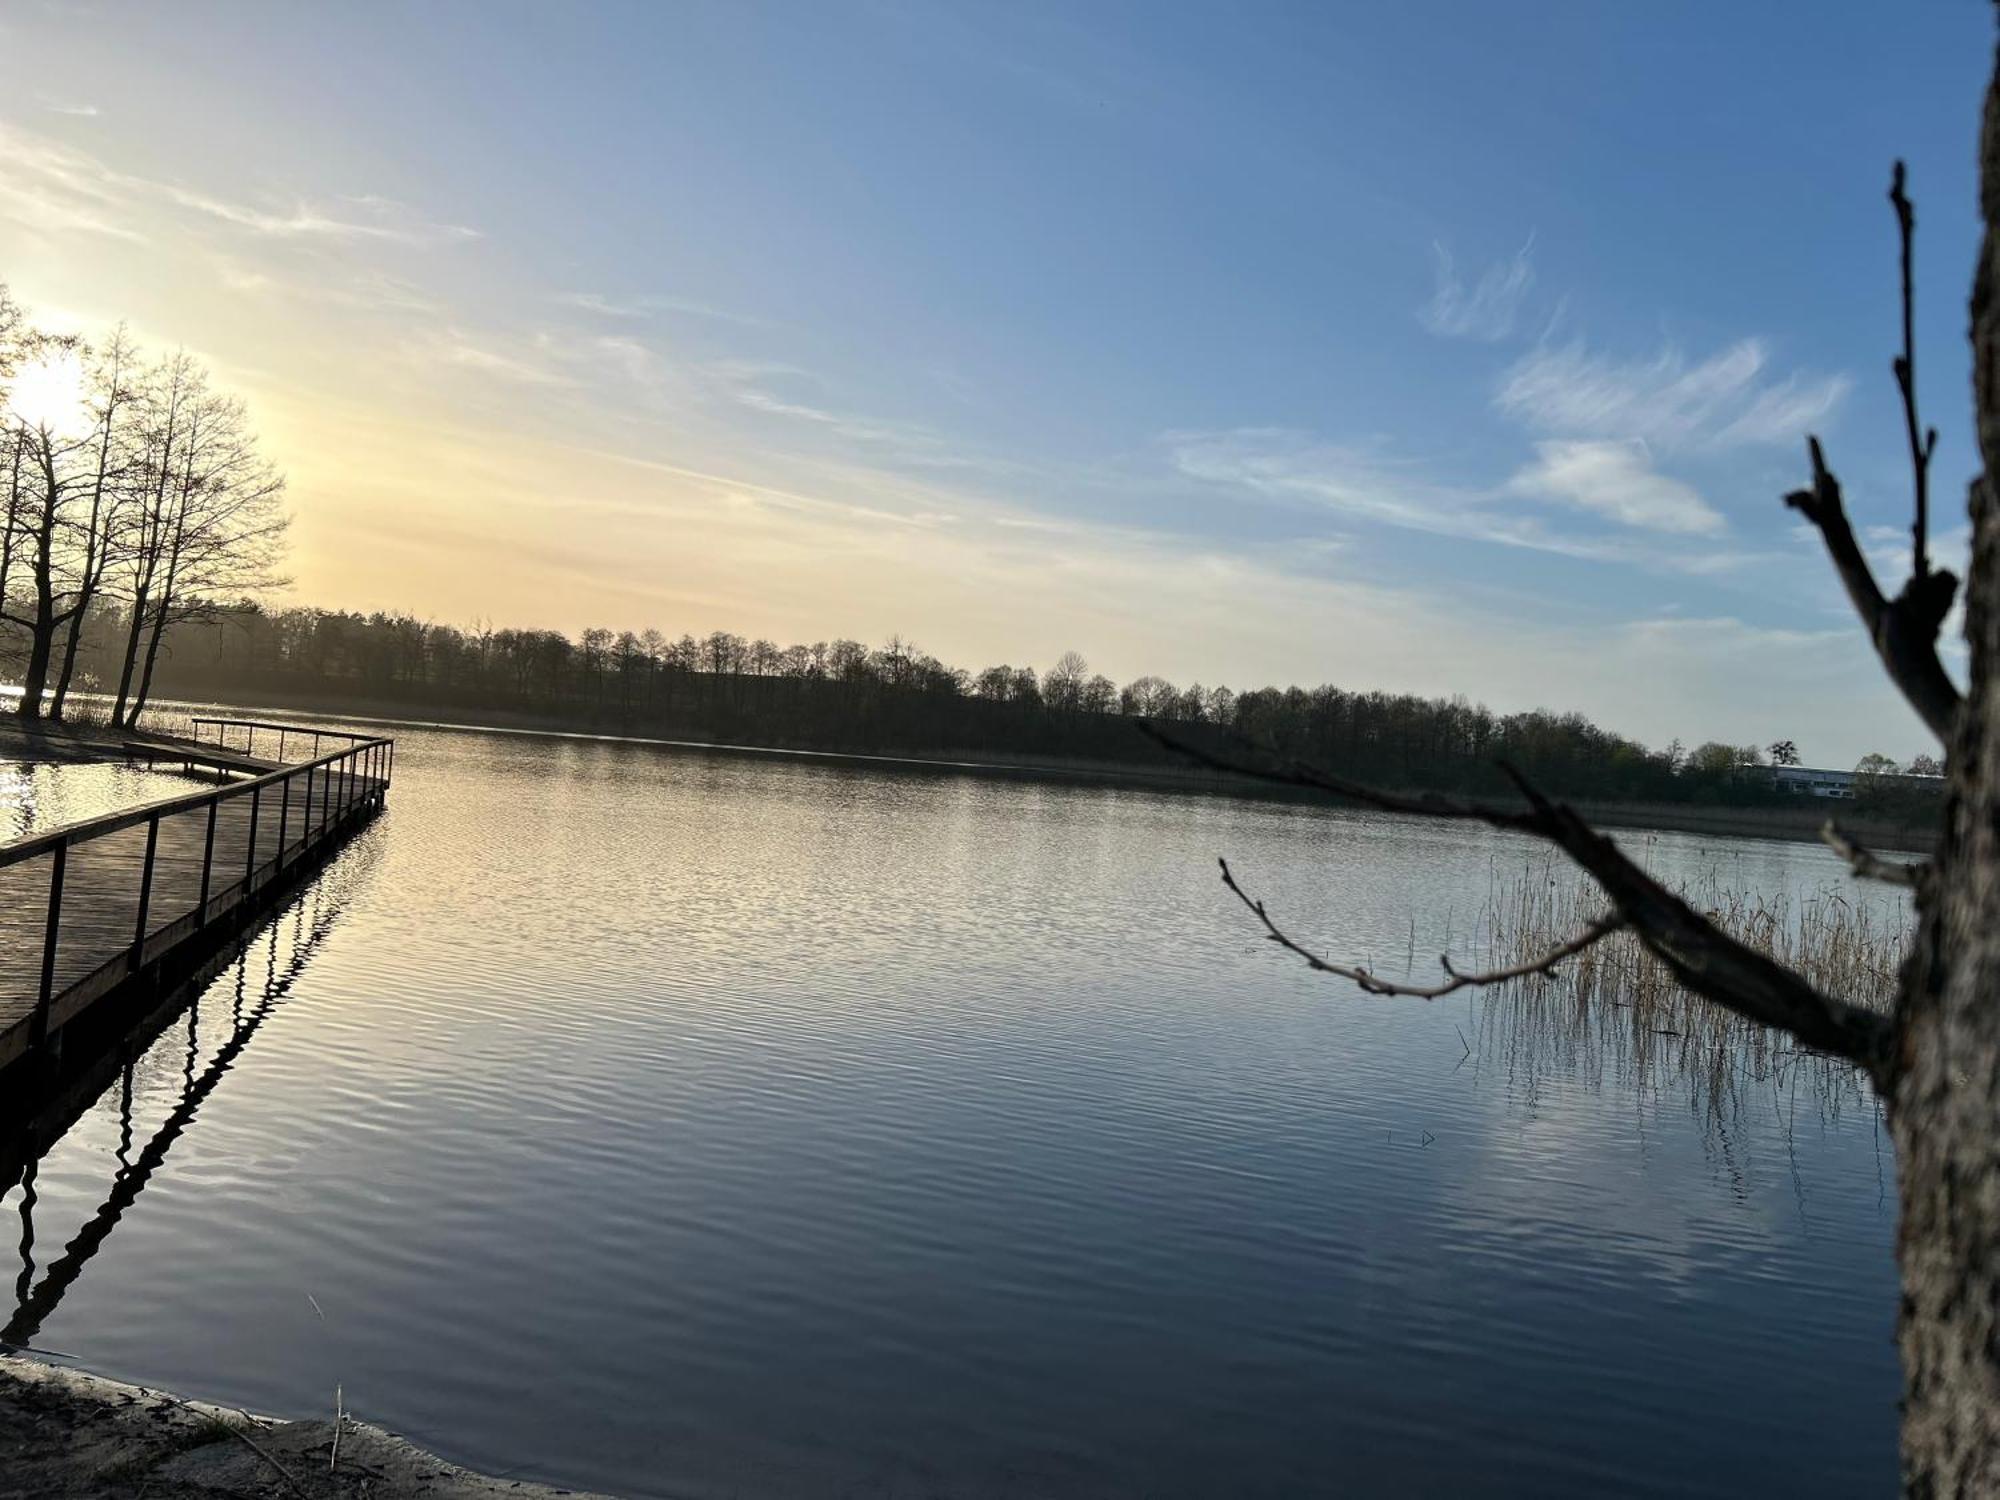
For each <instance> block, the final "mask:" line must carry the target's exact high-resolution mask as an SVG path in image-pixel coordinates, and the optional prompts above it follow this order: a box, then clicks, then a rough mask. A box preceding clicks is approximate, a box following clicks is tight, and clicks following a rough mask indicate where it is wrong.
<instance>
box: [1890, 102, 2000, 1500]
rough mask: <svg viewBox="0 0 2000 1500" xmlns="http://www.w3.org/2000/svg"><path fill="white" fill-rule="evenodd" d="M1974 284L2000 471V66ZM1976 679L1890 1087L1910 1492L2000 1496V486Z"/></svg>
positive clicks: (1980, 580)
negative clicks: (1997, 678) (1999, 682)
mask: <svg viewBox="0 0 2000 1500" xmlns="http://www.w3.org/2000/svg"><path fill="white" fill-rule="evenodd" d="M1980 176H1981V189H1980V197H1981V207H1982V209H1983V211H1984V216H1985V221H1986V238H1985V242H1984V245H1983V246H1982V248H1981V251H1980V259H1979V265H1978V268H1977V271H1976V273H1975V276H1974V279H1973V288H1972V346H1973V389H1974V399H1975V407H1976V412H1977V419H1978V427H1979V434H1978V436H1979V446H1980V456H1981V460H1982V463H1983V465H1984V468H1985V472H1986V475H1987V476H1992V475H1995V474H2000V305H1996V302H1995V293H1996V291H2000V70H1996V73H1995V79H1994V83H1993V86H1992V87H1991V88H1990V89H1989V91H1988V94H1987V99H1986V114H1985V120H1984V123H1983V128H1982V131H1981V135H1980ZM1971 510H1972V527H1973V551H1972V564H1971V569H1970V573H1969V576H1968V577H1967V579H1966V592H1965V603H1966V627H1965V633H1966V641H1967V644H1968V645H1969V646H1970V647H1971V650H1972V662H1971V677H1970V686H1969V689H1968V692H1967V694H1966V699H1965V704H1964V708H1963V710H1962V711H1961V713H1960V717H1959V722H1958V729H1957V734H1956V737H1955V742H1954V743H1953V744H1952V745H1951V747H1950V750H1951V755H1950V771H1949V775H1950V782H1949V792H1948V799H1947V802H1946V810H1945V836H1944V844H1943V847H1942V848H1941V849H1940V850H1939V852H1938V855H1937V860H1936V869H1937V881H1936V885H1935V891H1936V894H1935V895H1934V896H1932V897H1931V898H1930V899H1929V900H1927V901H1926V902H1925V903H1924V911H1923V917H1922V922H1921V925H1920V927H1919V929H1918V935H1917V945H1916V949H1915V951H1914V953H1913V954H1912V956H1911V959H1910V964H1909V968H1908V970H1907V972H1906V974H1905V994H1904V999H1903V1036H1902V1049H1901V1058H1900V1061H1899V1066H1898V1070H1897V1075H1896V1079H1895V1083H1894V1087H1893V1092H1892V1095H1891V1099H1890V1110H1889V1124H1890V1131H1891V1134H1892V1135H1893V1137H1894V1139H1895V1142H1896V1164H1897V1165H1896V1170H1897V1178H1898V1182H1899V1184H1900V1192H1901V1198H1902V1222H1901V1224H1900V1225H1899V1227H1898V1233H1897V1254H1898V1258H1899V1260H1900V1262H1901V1265H1902V1277H1903V1303H1902V1313H1901V1318H1900V1320H1899V1327H1898V1342H1899V1343H1900V1345H1901V1349H1902V1356H1903V1378H1904V1397H1903V1489H1904V1493H1905V1494H1908V1495H1912V1496H1923V1497H1931V1496H1946V1495H1991V1494H2000V692H1996V687H1995V683H1994V673H1995V672H1996V671H2000V500H1996V496H1995V494H1994V491H1993V488H1992V485H1991V483H1990V482H1989V480H1988V479H1986V478H1982V479H1981V480H1980V481H1979V482H1977V483H1975V484H1974V486H1973V488H1972V505H1971Z"/></svg>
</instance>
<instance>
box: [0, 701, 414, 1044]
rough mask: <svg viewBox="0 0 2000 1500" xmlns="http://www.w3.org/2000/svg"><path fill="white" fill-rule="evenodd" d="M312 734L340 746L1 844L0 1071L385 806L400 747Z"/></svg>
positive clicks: (223, 725) (224, 727)
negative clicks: (245, 777) (246, 776)
mask: <svg viewBox="0 0 2000 1500" xmlns="http://www.w3.org/2000/svg"><path fill="white" fill-rule="evenodd" d="M203 722H204V723H205V724H207V725H210V726H219V727H220V730H221V732H227V731H228V730H229V728H230V727H231V726H232V725H234V726H238V727H242V728H246V729H247V728H250V727H251V726H250V725H248V724H247V723H244V721H219V720H213V719H210V720H205V721H203ZM255 727H257V728H262V729H271V728H279V727H283V726H273V725H258V726H255ZM314 733H318V734H319V735H320V736H321V740H322V743H324V741H325V740H327V739H338V740H340V741H342V742H343V743H342V745H341V748H339V749H335V750H328V751H325V752H324V753H321V754H318V755H315V756H313V757H312V758H311V759H309V760H304V761H301V762H299V763H297V764H295V765H286V766H281V767H280V768H279V769H277V770H273V771H269V772H266V773H264V774H262V775H259V776H254V777H252V778H250V779H248V780H243V781H237V782H233V783H230V784H228V785H225V786H220V787H215V788H212V789H209V790H205V791H199V792H193V793H190V794H188V795H187V796H183V797H168V798H165V799H163V800H161V801H158V802H150V803H147V804H145V805H143V806H140V807H135V808H130V809H127V810H126V811H123V812H116V813H111V814H107V815H106V816H104V817H101V818H91V819H89V820H87V821H85V822H81V823H73V824H70V825H68V826H67V827H62V828H53V829H50V830H48V831H47V832H44V833H37V834H33V835H30V836H29V837H27V838H23V839H17V840H16V841H14V842H13V843H10V844H4V845H0V1066H4V1065H5V1064H7V1063H8V1062H10V1061H12V1060H13V1058H14V1057H16V1056H18V1055H20V1053H21V1052H22V1051H24V1050H26V1049H27V1048H28V1047H31V1046H34V1045H35V1044H37V1043H39V1042H40V1041H41V1040H42V1039H43V1038H44V1037H45V1036H47V1035H48V1034H49V1033H50V1032H51V1031H53V1030H55V1029H57V1028H59V1027H60V1026H62V1025H63V1024H65V1023H66V1022H67V1021H69V1020H70V1019H72V1018H73V1017H74V1016H75V1015H77V1014H78V1013H79V1012H81V1011H82V1010H83V1009H84V1008H85V1007H86V1006H88V1005H89V1004H90V1003H91V1002H92V1001H93V1000H95V999H97V998H98V997H100V996H102V995H104V994H106V993H107V992H109V991H110V990H111V989H113V988H115V987H116V986H117V985H118V984H120V983H121V982H123V981H124V980H126V979H127V978H130V977H132V976H134V975H136V974H139V973H141V972H143V971H144V970H145V969H147V968H148V967H149V966H150V965H152V964H155V963H157V962H158V961H159V960H160V959H162V958H164V957H165V956H166V955H167V954H168V953H169V952H170V951H171V950H172V949H174V948H175V947H177V946H178V945H180V944H181V943H184V942H186V941H188V940H189V939H191V938H193V937H195V936H197V935H198V934H200V933H201V932H202V931H203V930H204V929H207V928H209V927H211V926H213V925H215V924H216V923H218V922H220V921H222V920H223V919H224V918H225V917H228V916H230V915H232V914H235V913H238V912H239V909H240V908H243V907H245V905H246V904H247V903H249V902H251V901H252V900H253V899H254V898H255V897H256V895H257V894H258V893H259V892H261V891H263V890H264V889H266V888H267V887H269V886H271V885H273V884H274V883H276V882H277V881H278V880H280V879H281V878H282V877H283V876H284V875H286V874H287V873H288V872H289V871H291V870H292V869H294V868H295V867H296V866H297V865H299V864H300V863H301V862H302V861H304V860H307V859H308V858H310V857H312V856H313V855H314V854H315V853H319V852H324V851H325V849H326V848H328V847H329V846H330V845H331V843H333V842H335V841H337V840H338V838H339V837H340V836H342V835H343V834H344V833H345V832H346V831H347V830H348V828H349V826H350V825H351V824H353V823H354V822H356V821H358V820H359V819H360V818H362V817H363V816H365V815H366V814H368V813H370V812H372V811H373V810H375V809H376V808H379V807H380V806H381V805H382V804H383V802H384V800H385V798H386V796H387V794H388V790H389V782H390V778H391V776H392V774H393V772H394V766H395V742H394V741H393V740H391V739H387V738H375V739H371V738H365V737H362V736H358V735H347V734H338V735H336V734H335V733H333V732H332V731H327V730H319V731H312V730H300V729H297V728H292V729H290V731H289V735H290V736H291V737H298V743H300V744H301V745H304V744H308V743H309V742H310V737H311V736H312V735H313V734H314ZM288 743H289V740H288Z"/></svg>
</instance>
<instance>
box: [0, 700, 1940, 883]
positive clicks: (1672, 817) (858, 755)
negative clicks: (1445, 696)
mask: <svg viewBox="0 0 2000 1500" xmlns="http://www.w3.org/2000/svg"><path fill="white" fill-rule="evenodd" d="M163 701H164V702H173V703H194V702H197V701H198V700H193V699H182V698H174V699H168V700H163ZM201 706H202V707H203V708H213V707H221V708H231V707H233V708H256V709H262V710H270V709H276V710H282V711H285V712H290V713H295V714H303V715H307V716H309V717H313V718H324V719H339V720H342V721H343V722H357V723H362V724H379V725H385V726H395V727H399V728H404V729H427V730H434V731H442V732H446V733H453V734H513V735H533V736H542V737H546V738H550V739H567V740H582V741H593V742H601V743H610V744H628V745H645V746H649V747H652V748H654V749H660V750H669V751H676V752H685V753H692V754H703V755H736V756H757V757H764V758H771V757H779V758H784V759H791V760H800V761H808V762H813V763H818V764H825V765H852V766H858V767H863V768H866V769H871V770H879V771H887V772H906V773H912V774H920V773H925V772H937V773H947V774H957V775H971V776H995V777H1011V778H1015V779H1019V780H1028V781H1042V782H1048V783H1051V784H1054V785H1068V786H1101V787H1129V788H1132V789H1134V790H1143V791H1162V792H1187V793H1195V794H1199V795H1208V796H1220V797H1237V798H1249V799H1254V800H1261V801H1280V802H1309V803H1316V804H1318V805H1321V806H1350V805H1354V804H1349V803H1346V802H1342V801H1340V800H1339V799H1337V798H1334V797H1330V796H1328V795H1326V794H1324V793H1319V792H1313V791H1309V790H1306V789H1302V788H1301V789H1295V788H1286V787H1280V786H1273V785H1271V784H1270V783H1268V782H1261V781H1258V780H1256V779H1255V778H1253V777H1248V776H1236V775H1231V774H1228V773H1226V772H1218V771H1210V770H1204V769H1200V768H1197V767H1192V766H1190V767H1187V768H1178V767H1172V766H1159V767H1147V766H1134V765H1127V764H1122V763H1118V762H1105V761H1086V760H1059V759H1051V758H1047V757H1034V756H1008V755H993V754H988V753H982V752H963V751H939V752H935V753H931V754H926V755H916V754H902V755H898V754H890V753H884V752H879V751H861V750H822V749H812V748H807V747H802V746H795V745H752V744H740V743H732V742H728V741H717V740H693V739H681V738H675V737H672V736H667V735H647V734H642V733H636V732H626V731H621V730H619V729H616V728H608V729H607V728H578V727H576V726H575V725H574V724H572V723H565V722H562V721H560V720H557V719H555V718H552V717H550V716H548V715H540V714H529V713H514V712H495V713H489V714H485V715H476V714H473V715H468V716H462V717H453V718H445V719H440V718H423V717H416V716H413V715H412V713H411V712H410V708H411V706H410V705H409V704H406V703H400V702H396V701H394V700H389V699H381V698H346V699H342V700H340V701H338V702H327V701H324V700H322V701H320V702H316V703H309V702H305V701H303V700H301V699H299V698H297V697H295V696H294V695H291V694H286V693H270V692H265V693H258V692H254V691H252V692H248V693H245V694H244V695H243V701H239V702H235V703H231V704H220V703H215V704H209V703H203V704H202V705H201ZM5 748H6V741H5V737H4V730H0V753H4V751H5ZM1385 790H1391V791H1406V790H1408V789H1405V788H1385ZM1564 800H1568V801H1569V804H1570V805H1571V806H1572V807H1574V808H1575V809H1576V810H1577V812H1578V813H1580V814H1582V815H1583V816H1584V817H1585V818H1586V819H1588V820H1589V821H1591V822H1592V823H1595V824H1598V825H1600V826H1602V827H1605V828H1624V829H1641V830H1651V831H1661V832H1673V833H1692V834H1714V835H1718V836H1726V837H1734V838H1766V839H1780V840H1785V841H1788V842H1793V843H1809V844H1817V843H1820V842H1822V840H1821V832H1820V831H1821V829H1822V828H1823V827H1824V826H1825V824H1826V822H1827V821H1828V819H1829V818H1836V817H1837V818H1838V820H1839V822H1840V825H1841V827H1842V829H1843V830H1844V831H1845V832H1846V833H1847V834H1848V835H1849V836H1850V837H1853V838H1855V839H1857V840H1859V841H1860V842H1861V843H1863V844H1864V845H1866V846H1868V847H1869V848H1872V849H1875V850H1876V851H1877V852H1880V853H1892V852H1893V853H1902V854H1926V855H1927V854H1931V853H1933V852H1935V851H1936V848H1937V844H1938V839H1939V837H1940V833H1941V827H1940V826H1939V825H1941V823H1942V813H1943V803H1942V800H1940V803H1939V815H1940V816H1939V823H1938V824H1934V825H1918V824H1911V823H1906V822H1901V821H1895V820H1889V819H1883V818H1871V817H1866V816H1862V815H1858V814H1856V813H1854V812H1853V811H1851V810H1849V809H1851V808H1852V807H1853V804H1852V803H1842V802H1834V801H1829V800H1826V799H1821V798H1811V799H1805V798H1801V799H1799V805H1796V806H1794V805H1787V804H1779V805H1776V806H1733V805H1729V804H1710V803H1693V802H1642V801H1631V800H1625V799H1610V800H1585V799H1575V798H1572V799H1564ZM1410 816H1420V815H1417V814H1411V815H1410Z"/></svg>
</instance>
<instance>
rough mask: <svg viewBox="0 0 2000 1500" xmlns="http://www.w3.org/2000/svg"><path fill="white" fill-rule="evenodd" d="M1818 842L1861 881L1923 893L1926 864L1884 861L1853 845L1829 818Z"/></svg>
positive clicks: (1926, 877)
mask: <svg viewBox="0 0 2000 1500" xmlns="http://www.w3.org/2000/svg"><path fill="white" fill-rule="evenodd" d="M1819 837H1820V842H1821V843H1823V844H1825V845H1826V846H1827V848H1829V849H1831V850H1832V851H1833V852H1834V853H1835V854H1838V855H1839V856H1840V857H1841V858H1842V859H1844V860H1846V861H1847V867H1848V868H1849V869H1850V870H1852V871H1853V872H1854V873H1855V874H1856V875H1857V876H1859V877H1860V878H1861V879H1863V880H1880V881H1883V882H1885V883H1886V884H1889V885H1901V886H1908V887H1909V888H1910V889H1911V890H1919V889H1922V887H1923V885H1924V883H1925V882H1926V881H1927V880H1928V879H1929V878H1930V873H1931V867H1930V866H1929V865H1928V864H1908V863H1905V862H1904V861H1902V860H1896V859H1884V858H1882V856H1881V855H1879V854H1876V853H1874V852H1872V851H1871V850H1868V849H1865V848H1863V847H1862V846H1861V845H1860V844H1857V843H1855V842H1854V840H1853V839H1851V838H1849V837H1848V836H1847V835H1846V834H1845V833H1844V832H1842V831H1841V827H1840V825H1839V824H1838V823H1836V822H1834V821H1833V819H1831V818H1828V819H1827V821H1826V826H1825V827H1824V828H1822V829H1820V831H1819Z"/></svg>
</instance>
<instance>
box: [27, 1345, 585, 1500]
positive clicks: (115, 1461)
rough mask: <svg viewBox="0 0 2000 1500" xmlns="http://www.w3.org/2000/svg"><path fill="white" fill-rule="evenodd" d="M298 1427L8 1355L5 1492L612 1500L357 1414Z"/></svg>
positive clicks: (62, 1498)
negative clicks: (481, 1464)
mask: <svg viewBox="0 0 2000 1500" xmlns="http://www.w3.org/2000/svg"><path fill="white" fill-rule="evenodd" d="M335 1435H336V1434H335V1423H334V1421H333V1419H332V1418H331V1417H326V1418H316V1419H312V1420H307V1421H298V1422H290V1421H284V1420H282V1419H278V1418H270V1417H257V1416H252V1415H251V1414H249V1413H248V1412H244V1411H240V1410H237V1409H235V1408H231V1407H224V1406H217V1405H214V1404H212V1403H210V1402H205V1401H187V1400H183V1399H182V1398H180V1397H178V1396H174V1395H171V1394H169V1393H167V1392H165V1391H159V1390H154V1389H152V1388H150V1387H146V1386H139V1385H131V1384H128V1383H126V1382H124V1381H121V1380H113V1379H111V1378H109V1377H108V1376H103V1375H93V1374H90V1373H88V1372H87V1371H83V1370H77V1369H71V1368H68V1367H66V1366H60V1365H55V1364H50V1363H47V1362H46V1361H43V1360H40V1359H36V1358H33V1357H32V1356H24V1355H20V1354H6V1355H0V1496H7V1495H21V1496H27V1495H35V1496H44V1497H47V1500H94V1497H99V1496H102V1497H105V1500H139V1497H141V1496H144V1497H146V1500H226V1497H232V1496H233V1497H239V1500H240V1497H242V1496H246V1495H247V1496H254V1497H259V1500H261V1497H265V1496H271V1497H276V1496H281V1495H289V1496H301V1495H302V1496H306V1497H308V1500H321V1497H328V1500H331V1497H341V1500H347V1497H357V1496H363V1495H366V1496H369V1497H372V1500H416V1497H418V1496H422V1497H425V1500H496V1497H499V1496H511V1497H514V1500H550V1497H554V1496H558V1495H564V1496H571V1497H574V1500H610V1497H608V1496H603V1495H596V1494H591V1493H589V1492H586V1491H582V1490H566V1489H558V1488H555V1487H553V1486H550V1485H544V1484H536V1483H531V1482H529V1481H527V1480H514V1479H498V1478H494V1477H492V1476H490V1475H485V1474H477V1473H474V1472H473V1471H472V1470H470V1469H463V1468H460V1467H459V1466H458V1465H457V1464H453V1463H448V1462H446V1461H445V1460H444V1459H442V1458H439V1457H438V1456H437V1455H435V1454H433V1453H429V1452H427V1451H425V1450H424V1449H422V1448H419V1447H417V1446H416V1445H415V1444H414V1443H411V1442H409V1441H407V1440H405V1439H403V1438H400V1437H397V1436H396V1435H395V1434H394V1433H391V1432H389V1431H387V1430H386V1429H384V1428H381V1427H377V1426H374V1425H373V1424H371V1423H367V1422H361V1421H357V1420H356V1419H355V1418H354V1417H352V1416H347V1417H344V1418H342V1419H341V1421H340V1423H339V1432H338V1436H339V1440H340V1447H339V1456H338V1461H337V1463H336V1462H335V1461H334V1438H335Z"/></svg>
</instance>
